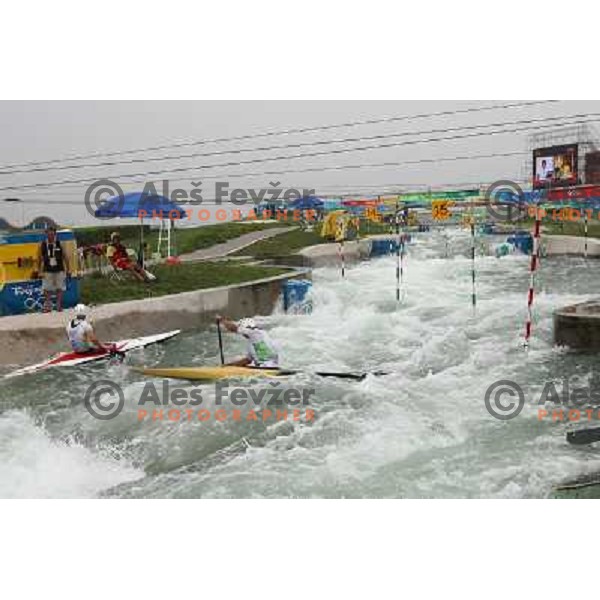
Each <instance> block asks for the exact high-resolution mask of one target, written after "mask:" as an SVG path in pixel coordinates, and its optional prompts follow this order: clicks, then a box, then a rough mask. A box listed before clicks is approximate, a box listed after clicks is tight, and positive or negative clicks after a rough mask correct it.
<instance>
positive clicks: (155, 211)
mask: <svg viewBox="0 0 600 600" xmlns="http://www.w3.org/2000/svg"><path fill="white" fill-rule="evenodd" d="M94 215H95V216H96V217H97V218H98V219H115V218H117V217H119V218H121V219H132V218H135V219H143V218H144V217H149V218H155V217H158V218H161V219H169V220H171V221H173V220H176V219H185V218H186V216H187V215H186V213H185V211H184V210H183V209H182V208H181V207H180V206H178V205H177V204H175V202H172V201H171V200H169V199H168V198H165V197H164V196H160V195H158V194H150V193H148V192H129V193H127V194H123V195H119V196H111V197H110V198H109V199H108V200H106V201H105V202H104V203H103V204H102V206H101V207H100V208H98V209H97V210H96V211H95V212H94Z"/></svg>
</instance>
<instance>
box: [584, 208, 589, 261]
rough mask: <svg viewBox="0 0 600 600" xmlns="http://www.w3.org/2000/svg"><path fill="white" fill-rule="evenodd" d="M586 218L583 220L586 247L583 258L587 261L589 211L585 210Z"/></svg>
mask: <svg viewBox="0 0 600 600" xmlns="http://www.w3.org/2000/svg"><path fill="white" fill-rule="evenodd" d="M584 213H585V216H584V218H583V235H584V240H585V241H584V245H583V257H584V258H585V259H586V260H587V257H588V214H587V210H584Z"/></svg>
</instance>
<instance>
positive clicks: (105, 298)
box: [81, 261, 288, 304]
mask: <svg viewBox="0 0 600 600" xmlns="http://www.w3.org/2000/svg"><path fill="white" fill-rule="evenodd" d="M152 272H153V273H154V274H155V275H156V277H157V280H156V281H155V282H153V283H141V282H139V281H137V280H134V279H133V277H132V276H129V275H128V274H123V280H122V281H116V280H113V279H110V278H109V277H107V276H105V275H101V274H99V273H95V274H92V275H89V276H87V277H84V278H83V279H82V281H81V302H83V303H85V304H109V303H111V302H123V301H125V300H140V299H144V298H156V297H158V296H166V295H168V294H178V293H181V292H190V291H193V290H201V289H207V288H213V287H220V286H224V285H233V284H236V283H245V282H248V281H254V280H256V279H263V278H265V277H274V276H275V275H281V274H283V273H286V272H288V269H281V268H271V267H261V266H251V265H244V264H240V263H239V261H219V262H198V263H183V264H181V265H172V266H169V265H156V266H155V267H153V268H152Z"/></svg>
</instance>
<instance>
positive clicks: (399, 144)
mask: <svg viewBox="0 0 600 600" xmlns="http://www.w3.org/2000/svg"><path fill="white" fill-rule="evenodd" d="M599 120H600V119H584V120H580V121H573V122H572V123H569V125H578V124H585V123H594V122H598V121H599ZM547 121H548V119H546V120H544V123H545V124H543V125H537V126H535V125H534V126H531V125H527V126H525V127H515V128H508V129H504V128H502V129H498V130H496V131H486V132H474V133H468V134H464V135H453V136H447V137H433V138H426V139H422V140H408V141H402V142H391V143H384V144H373V145H369V146H363V147H358V148H338V149H334V150H326V151H318V152H308V153H300V154H291V155H284V156H274V157H264V158H255V159H250V160H245V161H230V162H225V163H217V164H212V165H210V164H209V165H197V166H195V167H191V168H190V167H178V168H172V169H168V170H159V171H146V172H138V173H121V174H118V175H112V176H110V177H107V178H108V179H111V180H113V181H121V180H123V179H131V178H137V177H148V176H161V175H162V176H166V175H168V174H173V173H185V172H188V173H189V172H192V173H193V172H195V173H197V174H198V176H200V177H202V175H200V174H199V173H198V171H200V170H205V169H216V168H222V167H230V166H240V165H247V164H257V163H264V162H274V161H280V160H296V159H302V158H314V157H322V156H331V155H336V154H346V153H352V152H365V151H370V150H380V149H385V148H395V147H403V146H411V145H416V144H429V143H435V142H446V141H453V140H459V139H470V138H474V137H481V136H483V135H486V136H488V135H489V136H491V135H504V134H508V133H516V132H522V131H535V130H539V129H546V128H547ZM286 172H287V170H286ZM266 174H270V173H268V172H267V173H266ZM220 176H221V177H225V176H230V175H227V174H221V175H220ZM92 181H94V178H93V177H89V176H88V177H85V178H82V179H66V180H62V181H54V182H49V183H33V184H23V185H16V186H3V187H0V191H9V190H25V189H46V188H50V187H56V186H68V185H79V184H85V183H88V184H89V183H90V182H92Z"/></svg>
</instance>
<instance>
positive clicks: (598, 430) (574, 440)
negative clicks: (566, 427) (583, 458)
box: [567, 427, 600, 446]
mask: <svg viewBox="0 0 600 600" xmlns="http://www.w3.org/2000/svg"><path fill="white" fill-rule="evenodd" d="M567 442H569V444H575V445H576V446H579V445H582V444H593V443H594V442H600V427H594V428H592V429H579V430H578V431H569V432H568V433H567Z"/></svg>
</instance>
